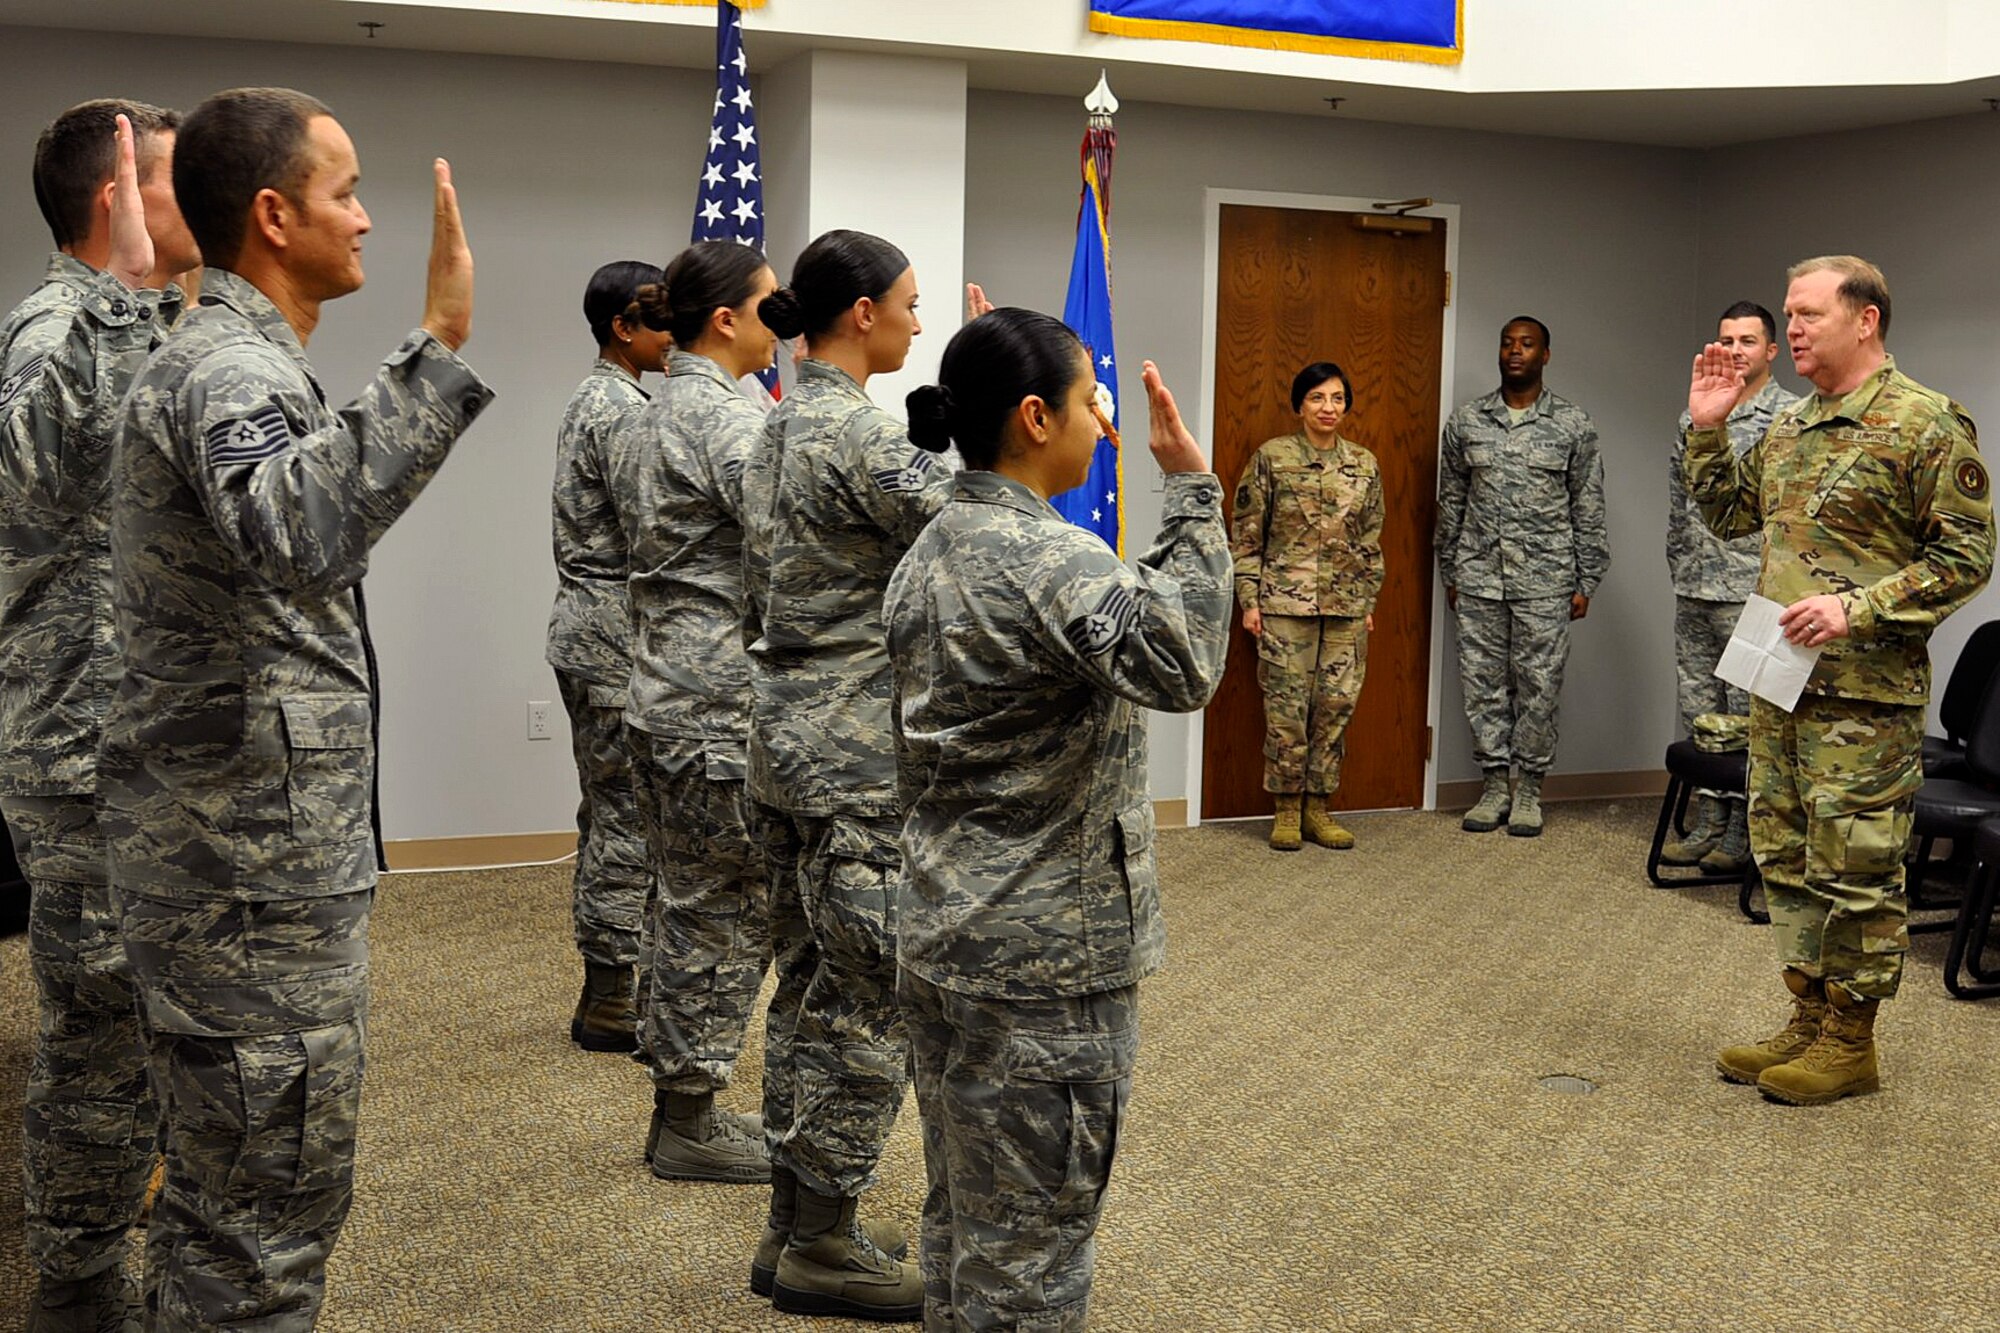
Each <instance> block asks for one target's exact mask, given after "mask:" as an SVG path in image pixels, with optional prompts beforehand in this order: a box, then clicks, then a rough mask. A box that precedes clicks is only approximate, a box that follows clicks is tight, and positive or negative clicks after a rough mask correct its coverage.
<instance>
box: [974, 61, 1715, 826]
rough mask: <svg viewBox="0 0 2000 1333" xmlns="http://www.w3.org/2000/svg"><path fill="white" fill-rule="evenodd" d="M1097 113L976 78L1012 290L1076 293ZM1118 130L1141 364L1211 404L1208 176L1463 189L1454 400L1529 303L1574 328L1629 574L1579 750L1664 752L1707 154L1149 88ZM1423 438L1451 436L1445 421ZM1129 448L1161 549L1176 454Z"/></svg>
mask: <svg viewBox="0 0 2000 1333" xmlns="http://www.w3.org/2000/svg"><path fill="white" fill-rule="evenodd" d="M1081 122H1082V117H1081V114H1080V111H1079V108H1078V105H1077V103H1076V101H1075V99H1072V98H1050V97H1032V96H1025V95H1017V94H1006V93H990V92H988V93H974V95H973V98H972V105H971V109H970V117H969V125H968V134H969V136H970V138H971V144H970V151H969V153H968V159H967V160H968V162H969V163H970V164H971V165H970V168H969V170H968V172H967V177H968V180H967V206H966V275H967V276H968V277H969V278H971V279H973V280H975V281H979V282H983V283H984V284H986V288H987V291H988V293H989V294H990V295H994V296H995V298H996V299H999V300H1005V301H1008V302H1012V303H1016V304H1022V305H1030V306H1037V307H1039V308H1042V309H1048V310H1060V309H1061V306H1062V295H1063V289H1064V282H1065V279H1066V277H1067V269H1068V262H1069V250H1070V245H1071V240H1072V237H1073V235H1074V232H1073V230H1072V229H1073V228H1074V226H1075V218H1076V189H1077V186H1076V144H1077V140H1078V138H1079V136H1080V135H1081V133H1082V123H1081ZM1118 142H1119V146H1118V160H1117V168H1116V171H1115V173H1114V177H1113V182H1114V183H1113V190H1112V194H1113V210H1112V237H1113V240H1112V251H1113V265H1114V269H1115V274H1114V277H1115V281H1116V285H1117V291H1116V301H1117V314H1118V331H1119V355H1120V358H1121V360H1122V361H1123V363H1124V364H1125V365H1126V366H1127V367H1131V366H1134V365H1136V364H1137V363H1138V361H1139V359H1140V358H1142V357H1150V358H1152V359H1153V360H1155V361H1157V362H1159V363H1160V366H1161V369H1162V372H1163V373H1164V374H1165V375H1166V376H1167V379H1168V382H1169V383H1170V384H1172V385H1173V386H1174V387H1175V389H1176V392H1177V393H1178V395H1179V396H1180V398H1181V400H1182V403H1183V405H1184V409H1185V411H1186V413H1187V415H1188V418H1189V420H1190V421H1195V420H1198V419H1199V417H1200V414H1201V410H1202V404H1201V402H1200V401H1199V400H1200V391H1199V385H1200V381H1201V366H1200V359H1201V346H1202V329H1201V327H1200V324H1201V301H1202V281H1203V274H1202V263H1203V253H1202V246H1203V228H1204V218H1203V211H1202V209H1203V202H1202V200H1203V191H1204V190H1206V189H1211V188H1225V189H1241V190H1266V191H1285V192H1292V193H1300V194H1325V195H1345V196H1359V197H1362V198H1370V199H1404V198H1410V197H1413V196H1417V195H1429V196H1431V197H1433V198H1435V199H1437V200H1438V201H1439V202H1440V203H1448V204H1457V205H1458V206H1459V207H1460V208H1461V209H1462V213H1461V215H1460V218H1461V223H1460V236H1459V256H1458V271H1457V273H1456V276H1455V282H1454V296H1453V300H1454V302H1455V303H1456V304H1457V305H1458V307H1459V313H1458V334H1457V336H1458V345H1457V348H1456V365H1455V375H1456V382H1455V383H1454V385H1453V386H1452V390H1453V398H1454V400H1458V401H1462V400H1463V399H1465V398H1468V397H1472V396H1475V395H1478V394H1481V393H1486V392H1488V391H1490V390H1491V389H1493V388H1494V387H1495V386H1496V385H1497V383H1498V372H1497V370H1496V368H1495V365H1494V358H1495V354H1496V352H1497V350H1498V346H1499V333H1500V325H1501V323H1502V321H1504V320H1505V319H1506V318H1507V317H1508V316H1510V315H1513V314H1516V313H1520V312H1522V311H1527V312H1529V313H1533V314H1536V315H1539V316H1540V317H1541V318H1542V319H1543V320H1545V321H1546V322H1547V323H1548V324H1549V326H1550V328H1551V331H1552V336H1553V339H1554V347H1553V350H1554V353H1555V357H1554V360H1553V362H1552V364H1551V365H1550V367H1549V376H1548V382H1549V386H1550V387H1551V388H1553V389H1554V390H1555V391H1556V392H1558V393H1561V394H1563V395H1564V396H1566V397H1569V398H1571V399H1573V400H1575V401H1577V402H1578V403H1580V404H1582V405H1583V406H1584V407H1585V408H1586V409H1587V410H1588V411H1589V412H1590V413H1591V415H1592V416H1593V417H1594V418H1595V419H1596V421H1597V426H1598V430H1599V432H1600V434H1601V436H1602V439H1603V451H1604V461H1605V474H1606V495H1607V502H1608V505H1609V508H1610V516H1611V540H1612V565H1611V574H1610V577H1609V578H1607V579H1606V580H1605V582H1604V585H1603V587H1602V589H1601V590H1600V591H1599V594H1598V598H1597V601H1596V602H1594V603H1593V604H1592V607H1591V612H1590V616H1589V618H1588V619H1587V620H1586V621H1584V622H1583V623H1582V624H1581V625H1579V626H1577V627H1576V634H1575V638H1574V647H1573V649H1572V653H1571V658H1570V669H1569V675H1568V680H1567V682H1566V685H1565V688H1564V692H1563V740H1562V746H1561V750H1560V752H1559V755H1558V762H1557V766H1558V769H1559V770H1560V771H1568V772H1596V771H1604V770H1623V769H1638V768H1652V767H1657V766H1658V764H1659V762H1660V754H1661V752H1662V751H1663V750H1664V748H1665V746H1666V744H1667V742H1668V740H1669V739H1671V737H1670V731H1671V729H1672V726H1673V672H1672V661H1673V657H1672V609H1673V602H1672V596H1671V593H1670V591H1669V589H1668V587H1667V584H1666V574H1665V560H1664V557H1663V555H1662V554H1661V547H1662V543H1663V542H1664V540H1665V534H1666V517H1665V509H1664V489H1665V479H1664V469H1665V466H1666V456H1667V448H1668V445H1669V444H1670V442H1671V440H1672V432H1673V427H1674V420H1675V418H1676V416H1677V415H1678V413H1679V411H1680V408H1681V406H1682V405H1683V404H1684V403H1685V399H1686V381H1685V379H1684V376H1685V374H1686V371H1685V369H1684V367H1685V365H1686V360H1687V357H1688V354H1689V353H1688V337H1689V335H1688V330H1689V328H1690V327H1691V326H1692V323H1693V310H1694V302H1693V295H1692V294H1693V292H1694V274H1695V268H1696V242H1695V238H1696V226H1695V221H1696V204H1697V200H1698V198H1699V188H1698V170H1699V158H1698V156H1697V155H1696V154H1693V153H1689V152H1683V151H1678V150H1668V149H1656V148H1628V147H1618V146H1613V145H1605V144H1590V143H1578V142H1572V141H1566V140H1556V139H1529V138H1519V137H1509V136H1502V135H1490V134H1473V133H1466V132H1459V131H1447V130H1430V129H1420V128H1412V127H1402V126H1392V125H1378V124H1371V123H1368V122H1364V121H1341V120H1337V119H1335V118H1333V117H1284V116H1268V115H1258V114H1250V113H1237V112H1222V111H1211V110H1198V109H1190V108H1180V107H1170V106H1162V105H1156V104H1127V106H1126V107H1125V108H1124V110H1123V111H1121V112H1120V113H1119V116H1118ZM1128 378H1129V371H1128ZM1131 393H1132V389H1131V388H1129V387H1128V389H1127V396H1128V398H1129V397H1130V395H1131ZM1129 419H1130V418H1129V417H1128V420H1129ZM1135 438H1136V435H1135ZM1409 447H1410V448H1413V449H1429V450H1434V449H1435V448H1436V447H1437V442H1436V441H1435V440H1412V441H1410V442H1409ZM1128 460H1129V461H1128V463H1127V487H1128V489H1129V490H1130V491H1131V499H1130V501H1129V505H1130V507H1129V510H1128V527H1129V530H1130V533H1131V541H1130V545H1131V547H1132V548H1134V549H1143V544H1144V542H1145V541H1146V540H1147V539H1148V538H1150V536H1151V535H1152V534H1153V533H1154V532H1156V531H1157V529H1158V522H1159V499H1158V495H1157V494H1156V493H1155V492H1154V490H1153V484H1154V483H1153V478H1154V469H1153V465H1152V463H1151V461H1150V459H1148V458H1146V457H1145V455H1144V451H1143V450H1142V449H1134V450H1132V451H1130V453H1129V454H1128ZM1450 632H1451V631H1450V630H1449V628H1447V630H1446V633H1447V634H1449V633H1450ZM1453 661H1454V657H1453V653H1452V651H1451V650H1450V648H1449V646H1448V647H1447V652H1446V654H1445V663H1446V667H1445V672H1444V677H1445V678H1444V680H1443V682H1442V684H1443V693H1442V708H1441V714H1440V720H1439V727H1438V754H1439V767H1438V773H1439V777H1440V779H1441V780H1443V781H1453V780H1458V779H1466V778H1476V777H1477V776H1478V769H1477V767H1476V766H1475V765H1474V764H1473V762H1472V756H1471V749H1472V746H1471V738H1470V736H1469V734H1468V733H1467V730H1466V726H1465V721H1464V712H1463V705H1462V703H1461V696H1460V692H1459V688H1458V679H1457V674H1456V669H1455V667H1454V666H1453V665H1452V663H1453ZM1186 731H1187V728H1186V725H1185V723H1184V722H1183V721H1182V720H1181V719H1161V720H1160V722H1159V724H1158V725H1156V726H1155V729H1154V733H1153V759H1152V762H1153V774H1152V776H1153V791H1154V794H1155V795H1156V796H1174V795H1179V794H1182V793H1183V792H1184V790H1185V787H1186V781H1185V765H1186ZM1241 743H1242V744H1245V745H1255V744H1257V743H1258V738H1256V737H1248V736H1246V737H1243V738H1242V740H1241Z"/></svg>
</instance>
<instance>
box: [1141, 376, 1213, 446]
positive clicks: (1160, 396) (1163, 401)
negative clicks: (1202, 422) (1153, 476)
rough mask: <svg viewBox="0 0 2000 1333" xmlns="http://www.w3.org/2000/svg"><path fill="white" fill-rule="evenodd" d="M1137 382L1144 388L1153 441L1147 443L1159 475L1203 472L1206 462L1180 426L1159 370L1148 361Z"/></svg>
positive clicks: (1178, 417) (1189, 436)
mask: <svg viewBox="0 0 2000 1333" xmlns="http://www.w3.org/2000/svg"><path fill="white" fill-rule="evenodd" d="M1140 379H1141V380H1142V381H1143V382H1144V383H1145V385H1146V410H1147V413H1148V415H1149V416H1150V418H1151V425H1152V438H1151V439H1149V440H1148V441H1147V442H1146V443H1147V445H1148V446H1149V447H1150V448H1151V449H1152V451H1153V461H1155V462H1157V463H1158V464H1159V465H1160V471H1162V472H1206V471H1208V459H1207V458H1206V457H1204V456H1203V454H1202V452H1201V446H1200V445H1199V444H1196V443H1195V440H1194V436H1193V434H1191V433H1190V432H1189V431H1188V428H1187V427H1186V426H1184V425H1182V424H1181V410H1180V408H1179V407H1177V406H1175V404H1174V395H1173V393H1172V392H1171V391H1170V390H1169V389H1168V388H1167V386H1166V384H1165V382H1164V381H1162V380H1161V379H1160V368H1159V367H1158V366H1156V365H1154V364H1153V363H1152V362H1150V361H1148V362H1146V363H1145V366H1144V368H1143V369H1142V370H1141V371H1140Z"/></svg>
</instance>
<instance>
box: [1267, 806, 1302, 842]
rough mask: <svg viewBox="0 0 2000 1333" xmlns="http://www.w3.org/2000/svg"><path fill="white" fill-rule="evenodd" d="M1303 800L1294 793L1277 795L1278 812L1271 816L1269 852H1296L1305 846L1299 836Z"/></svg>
mask: <svg viewBox="0 0 2000 1333" xmlns="http://www.w3.org/2000/svg"><path fill="white" fill-rule="evenodd" d="M1303 801H1304V798H1303V797H1301V796H1300V795H1299V794H1298V793H1297V792H1295V791H1282V792H1279V793H1278V812H1277V813H1276V814H1274V815H1272V816H1271V850H1272V851H1274V852H1296V851H1297V850H1298V849H1299V848H1300V847H1303V846H1304V845H1305V844H1304V842H1303V841H1301V839H1300V836H1299V815H1300V806H1301V804H1302V803H1303Z"/></svg>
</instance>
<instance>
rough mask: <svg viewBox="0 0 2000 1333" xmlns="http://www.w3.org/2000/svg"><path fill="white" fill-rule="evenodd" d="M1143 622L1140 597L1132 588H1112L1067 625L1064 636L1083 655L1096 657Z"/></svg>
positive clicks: (1064, 627)
mask: <svg viewBox="0 0 2000 1333" xmlns="http://www.w3.org/2000/svg"><path fill="white" fill-rule="evenodd" d="M1138 623H1139V599H1138V598H1137V597H1134V596H1133V595H1132V590H1131V589H1130V588H1112V589H1111V590H1110V591H1108V592H1106V593H1105V594H1104V596H1103V597H1101V598H1099V599H1098V603H1097V607H1096V609H1095V610H1093V611H1091V612H1089V613H1088V614H1086V615H1081V616H1078V617H1077V618H1076V619H1075V620H1072V621H1070V622H1069V624H1067V625H1065V626H1063V637H1064V638H1066V639H1068V640H1069V646H1070V647H1072V648H1074V649H1076V651H1077V653H1078V655H1079V656H1082V657H1095V656H1097V655H1098V654H1099V653H1101V652H1105V651H1107V650H1108V649H1109V648H1110V647H1111V645H1113V644H1115V643H1117V642H1118V640H1119V639H1121V638H1123V637H1124V636H1125V631H1127V630H1129V629H1131V628H1132V626H1134V625H1136V624H1138Z"/></svg>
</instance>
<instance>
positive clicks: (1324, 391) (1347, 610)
mask: <svg viewBox="0 0 2000 1333" xmlns="http://www.w3.org/2000/svg"><path fill="white" fill-rule="evenodd" d="M1352 401H1353V386H1352V385H1351V384H1350V383H1349V382H1348V378H1347V372H1345V371H1343V370H1342V369H1341V368H1340V367H1339V366H1336V365H1334V364H1333V363H1332V362H1330V361H1316V362H1314V363H1313V364H1312V365H1309V366H1307V367H1306V368H1305V369H1303V370H1301V371H1300V372H1299V373H1298V375H1297V377H1296V378H1295V379H1294V380H1293V381H1292V410H1293V411H1294V412H1297V413H1298V414H1299V423H1300V429H1299V431H1298V433H1297V434H1294V435H1284V436H1280V437H1279V438H1277V439H1275V440H1267V441H1265V442H1264V444H1263V445H1261V446H1259V448H1258V450H1257V452H1256V453H1255V454H1253V455H1252V456H1251V458H1250V462H1249V464H1248V465H1247V466H1245V468H1244V469H1243V476H1242V479H1241V480H1240V481H1238V482H1237V485H1236V504H1235V508H1234V511H1233V516H1234V530H1233V536H1232V538H1231V541H1230V549H1231V551H1232V552H1233V554H1234V556H1235V560H1236V600H1237V602H1238V604H1240V605H1241V606H1242V608H1243V628H1244V629H1245V630H1246V631H1248V632H1249V634H1250V636H1251V637H1252V638H1253V639H1255V640H1256V643H1257V684H1258V686H1259V688H1260V689H1262V690H1263V692H1264V723H1265V731H1264V790H1266V791H1268V792H1273V793H1275V794H1276V796H1277V815H1276V817H1275V818H1274V819H1273V820H1272V822H1271V846H1273V847H1275V848H1277V849H1278V850H1279V851H1296V850H1298V848H1299V845H1300V842H1301V840H1302V837H1303V838H1310V839H1311V840H1312V841H1313V842H1316V843H1318V844H1319V845H1320V846H1322V847H1339V848H1347V847H1352V846H1353V845H1354V835H1353V834H1352V833H1350V832H1348V831H1347V830H1346V829H1345V828H1343V827H1342V826H1341V824H1340V822H1339V821H1338V820H1337V819H1335V818H1334V814H1333V810H1332V807H1331V804H1330V801H1331V797H1332V795H1333V793H1334V792H1335V791H1336V790H1337V789H1338V788H1339V786H1340V761H1341V758H1342V756H1343V755H1344V754H1345V752H1346V733H1347V723H1348V721H1349V720H1350V719H1351V718H1352V717H1353V716H1354V705H1355V703H1356V702H1357V701H1358V700H1359V699H1360V697H1361V683H1362V681H1363V680H1364V679H1365V678H1366V676H1367V672H1368V632H1369V630H1371V629H1373V628H1374V622H1375V598H1376V596H1377V595H1378V594H1379V593H1380V592H1381V591H1382V576H1383V570H1382V473H1381V469H1379V468H1378V467H1377V466H1376V465H1375V455H1373V454H1371V453H1369V452H1368V451H1367V450H1366V449H1364V448H1362V447H1361V446H1360V445H1358V444H1355V443H1353V442H1352V441H1350V440H1344V439H1342V438H1341V437H1340V434H1339V426H1340V421H1341V418H1342V417H1344V416H1346V415H1347V410H1348V408H1349V407H1350V406H1352ZM1302 806H1303V810H1302V809H1301V807H1302Z"/></svg>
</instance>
